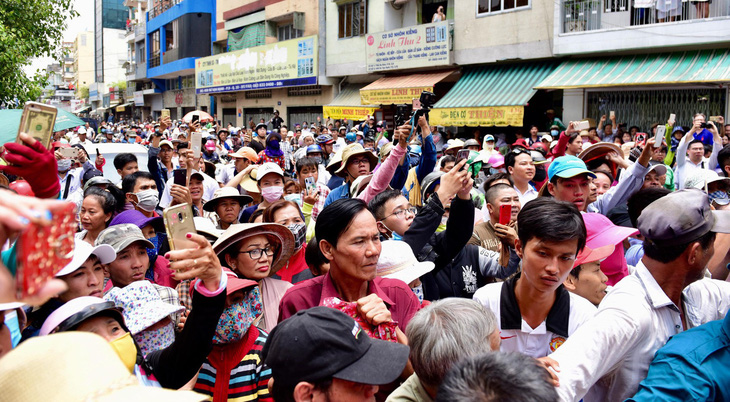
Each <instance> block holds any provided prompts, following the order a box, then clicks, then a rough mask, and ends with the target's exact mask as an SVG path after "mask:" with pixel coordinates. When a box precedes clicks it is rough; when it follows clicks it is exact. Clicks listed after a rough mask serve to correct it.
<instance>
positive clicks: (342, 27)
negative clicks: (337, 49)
mask: <svg viewBox="0 0 730 402" xmlns="http://www.w3.org/2000/svg"><path fill="white" fill-rule="evenodd" d="M338 12H339V33H338V35H337V37H338V38H353V37H355V36H360V35H365V34H366V33H367V32H368V21H367V15H368V6H367V0H361V1H355V2H352V3H347V4H343V5H341V6H339V7H338Z"/></svg>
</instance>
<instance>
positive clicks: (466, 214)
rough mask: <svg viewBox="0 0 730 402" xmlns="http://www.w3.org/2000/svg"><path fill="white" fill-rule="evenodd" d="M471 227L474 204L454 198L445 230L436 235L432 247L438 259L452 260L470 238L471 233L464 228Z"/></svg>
mask: <svg viewBox="0 0 730 402" xmlns="http://www.w3.org/2000/svg"><path fill="white" fill-rule="evenodd" d="M437 223H440V222H437ZM473 226H474V204H473V203H472V202H471V199H469V200H465V199H461V198H460V197H457V198H454V200H453V201H452V202H451V211H450V215H449V220H448V221H446V230H444V231H443V232H441V233H437V234H436V242H435V243H434V245H433V246H434V247H433V249H434V251H435V252H436V253H437V254H438V255H439V258H442V259H443V260H445V261H451V260H453V259H454V257H456V255H457V254H459V252H460V251H461V249H462V248H464V246H466V243H467V242H468V241H469V239H470V238H471V231H469V230H464V228H465V227H473ZM437 266H438V264H437Z"/></svg>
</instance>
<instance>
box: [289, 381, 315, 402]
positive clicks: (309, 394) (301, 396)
mask: <svg viewBox="0 0 730 402" xmlns="http://www.w3.org/2000/svg"><path fill="white" fill-rule="evenodd" d="M313 392H314V385H312V384H310V383H308V382H305V381H302V382H300V383H299V384H297V385H296V386H295V387H294V395H293V396H294V400H295V401H296V402H307V401H311V400H312V399H313V397H314V394H313Z"/></svg>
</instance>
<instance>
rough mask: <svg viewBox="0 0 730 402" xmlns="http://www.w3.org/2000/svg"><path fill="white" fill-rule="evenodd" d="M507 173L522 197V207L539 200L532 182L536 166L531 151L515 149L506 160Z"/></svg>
mask: <svg viewBox="0 0 730 402" xmlns="http://www.w3.org/2000/svg"><path fill="white" fill-rule="evenodd" d="M504 166H505V167H507V173H509V174H510V175H511V176H512V180H513V181H514V183H515V186H514V188H515V190H516V191H517V195H519V197H520V205H525V204H527V202H528V201H532V200H534V199H535V198H537V196H538V194H537V190H536V189H535V186H533V185H532V184H530V181H531V180H532V179H534V178H535V165H534V164H533V162H532V155H531V154H530V151H528V150H525V149H524V148H520V147H518V148H515V149H513V150H512V151H510V152H509V153H508V154H507V156H505V158H504Z"/></svg>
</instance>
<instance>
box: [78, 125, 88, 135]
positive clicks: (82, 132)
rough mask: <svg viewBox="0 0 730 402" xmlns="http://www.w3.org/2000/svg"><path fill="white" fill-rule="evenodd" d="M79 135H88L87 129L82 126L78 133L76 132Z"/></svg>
mask: <svg viewBox="0 0 730 402" xmlns="http://www.w3.org/2000/svg"><path fill="white" fill-rule="evenodd" d="M76 133H77V134H86V127H84V126H81V127H79V129H78V131H76Z"/></svg>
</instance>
